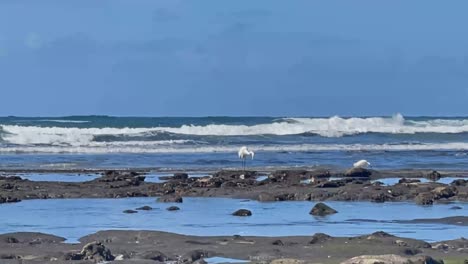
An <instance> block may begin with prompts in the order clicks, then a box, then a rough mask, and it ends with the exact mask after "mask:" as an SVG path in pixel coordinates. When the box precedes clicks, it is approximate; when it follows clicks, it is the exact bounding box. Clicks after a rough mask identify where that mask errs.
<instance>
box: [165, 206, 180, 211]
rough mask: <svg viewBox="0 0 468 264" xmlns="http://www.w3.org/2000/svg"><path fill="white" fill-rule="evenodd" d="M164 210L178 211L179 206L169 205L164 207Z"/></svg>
mask: <svg viewBox="0 0 468 264" xmlns="http://www.w3.org/2000/svg"><path fill="white" fill-rule="evenodd" d="M166 210H168V211H178V210H180V208H179V207H177V206H169V207H168V208H166Z"/></svg>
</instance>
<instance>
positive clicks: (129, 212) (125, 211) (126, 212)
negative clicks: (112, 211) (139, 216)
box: [123, 210, 138, 214]
mask: <svg viewBox="0 0 468 264" xmlns="http://www.w3.org/2000/svg"><path fill="white" fill-rule="evenodd" d="M123 213H124V214H136V213H138V211H135V210H124V211H123Z"/></svg>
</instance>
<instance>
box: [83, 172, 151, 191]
mask: <svg viewBox="0 0 468 264" xmlns="http://www.w3.org/2000/svg"><path fill="white" fill-rule="evenodd" d="M145 178H146V177H145V176H142V175H139V174H138V173H136V172H118V171H106V172H105V173H104V174H103V176H102V177H100V178H97V179H94V180H92V181H91V182H107V183H110V187H111V188H121V187H127V186H139V185H140V184H141V183H142V182H144V180H145Z"/></svg>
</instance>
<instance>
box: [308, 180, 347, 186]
mask: <svg viewBox="0 0 468 264" xmlns="http://www.w3.org/2000/svg"><path fill="white" fill-rule="evenodd" d="M345 184H346V183H345V182H344V181H327V182H324V183H321V184H318V185H316V186H315V187H316V188H338V187H341V186H344V185H345Z"/></svg>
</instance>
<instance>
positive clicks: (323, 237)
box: [309, 233, 332, 244]
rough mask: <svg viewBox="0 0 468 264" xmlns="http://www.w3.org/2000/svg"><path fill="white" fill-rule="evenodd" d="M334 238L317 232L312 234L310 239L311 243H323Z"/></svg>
mask: <svg viewBox="0 0 468 264" xmlns="http://www.w3.org/2000/svg"><path fill="white" fill-rule="evenodd" d="M330 239H332V237H331V236H329V235H327V234H323V233H316V234H314V235H313V236H312V239H311V240H310V242H309V244H317V243H323V242H325V241H328V240H330Z"/></svg>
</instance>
